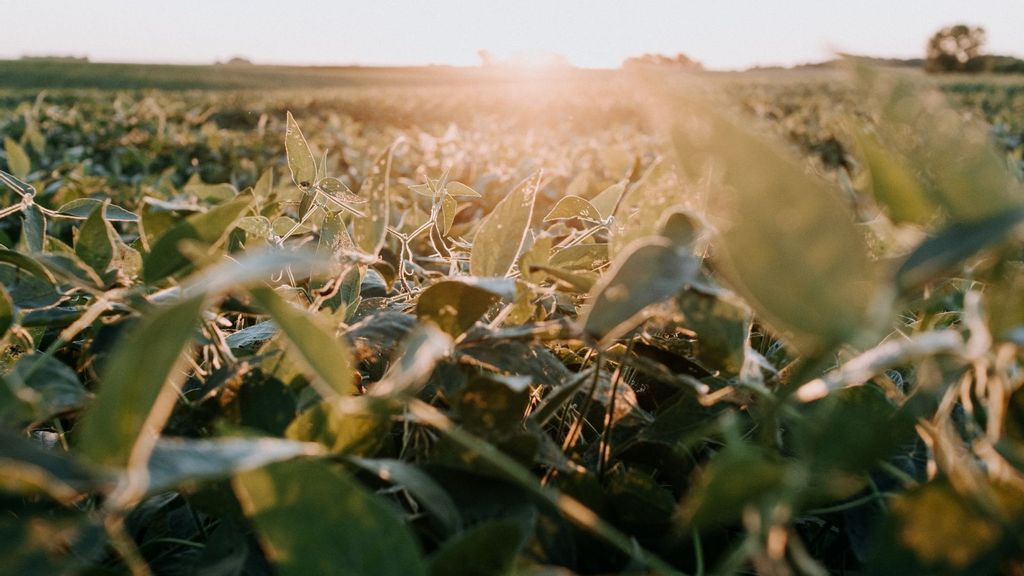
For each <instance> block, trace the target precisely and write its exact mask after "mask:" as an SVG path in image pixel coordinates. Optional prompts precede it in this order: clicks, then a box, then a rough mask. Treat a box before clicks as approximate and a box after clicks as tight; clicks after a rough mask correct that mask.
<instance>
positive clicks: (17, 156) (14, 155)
mask: <svg viewBox="0 0 1024 576" xmlns="http://www.w3.org/2000/svg"><path fill="white" fill-rule="evenodd" d="M4 151H5V152H6V153H7V169H8V170H10V171H11V174H14V175H15V176H16V177H18V178H25V177H27V176H28V173H29V172H30V171H31V169H32V164H31V162H29V159H28V154H27V153H25V149H24V148H22V147H21V144H18V143H17V142H15V141H14V140H13V139H11V138H9V137H6V136H5V137H4Z"/></svg>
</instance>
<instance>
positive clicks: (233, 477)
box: [0, 61, 1024, 575]
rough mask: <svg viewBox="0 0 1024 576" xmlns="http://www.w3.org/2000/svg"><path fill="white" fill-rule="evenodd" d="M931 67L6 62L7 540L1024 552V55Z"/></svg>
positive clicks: (314, 547)
mask: <svg viewBox="0 0 1024 576" xmlns="http://www.w3.org/2000/svg"><path fill="white" fill-rule="evenodd" d="M912 76H913V77H914V80H915V81H916V82H917V83H918V84H924V85H925V88H924V89H922V88H921V87H920V86H917V85H915V86H914V87H909V86H903V85H897V86H896V87H895V88H892V87H886V86H884V85H882V84H881V83H880V84H879V85H870V87H868V84H867V81H864V80H861V81H857V80H854V77H853V75H852V74H850V73H847V72H844V71H838V70H794V71H753V72H748V73H741V74H724V73H706V74H702V75H700V80H699V82H698V85H699V86H700V89H699V90H697V92H699V94H694V93H692V92H687V89H689V88H692V83H684V82H681V81H680V79H679V76H678V75H677V74H675V73H671V74H665V76H664V77H662V78H659V77H654V78H653V79H652V78H650V77H648V78H647V79H646V80H644V79H642V78H641V77H640V76H638V75H636V74H633V73H630V72H625V71H594V70H566V71H552V70H548V71H520V72H512V71H509V70H485V69H456V68H440V67H439V68H430V69H426V68H413V69H384V68H380V69H375V68H288V67H264V66H149V65H113V64H110V65H108V64H85V65H83V64H81V63H68V62H40V61H27V62H21V61H19V62H0V136H2V137H3V138H4V139H5V145H4V148H3V149H2V150H0V169H3V170H4V171H5V172H6V173H10V174H9V175H5V176H4V181H5V182H4V183H0V199H2V202H0V209H4V208H7V207H10V208H9V210H7V211H6V212H4V217H3V218H2V219H0V245H2V248H0V280H2V283H3V284H2V285H3V290H0V329H2V330H3V338H4V340H3V344H4V347H3V354H2V356H0V372H2V373H3V375H4V377H3V380H2V381H0V461H2V462H3V463H4V465H3V467H2V468H0V503H2V505H3V506H5V507H6V509H7V510H8V511H9V513H8V514H7V515H5V516H3V517H2V518H0V534H2V535H4V536H5V537H4V538H3V539H0V540H2V541H0V558H3V559H4V561H5V562H6V563H7V565H8V566H12V567H14V568H13V569H14V570H15V571H16V572H20V573H69V574H86V573H88V574H122V573H126V572H132V573H134V574H136V575H139V574H146V573H147V572H152V573H154V574H185V573H188V574H204V575H214V574H220V575H227V574H285V575H292V574H296V575H299V574H301V575H306V574H314V573H353V574H355V573H361V574H396V575H399V574H402V575H405V574H427V573H429V574H437V575H441V574H444V575H450V574H506V573H515V574H538V575H539V574H571V573H580V574H605V573H619V572H627V573H629V572H636V573H647V572H653V573H675V572H683V573H690V574H694V573H696V574H706V573H716V574H717V573H728V574H731V573H765V574H792V573H801V574H821V573H837V574H870V573H876V574H897V573H905V574H911V573H936V574H982V573H1005V574H1018V573H1019V567H1020V562H1021V560H1022V558H1024V541H1022V540H1021V536H1020V535H1021V534H1024V509H1022V508H1021V506H1020V502H1022V501H1024V476H1022V470H1024V388H1022V387H1021V378H1020V374H1021V373H1022V371H1024V361H1022V359H1024V356H1022V353H1021V349H1020V346H1024V337H1022V336H1021V334H1022V332H1024V305H1022V304H1021V303H1020V293H1021V292H1020V290H1021V289H1022V287H1024V256H1022V254H1021V249H1020V239H1019V238H1018V236H1016V235H1015V234H1016V232H1015V230H1017V229H1018V228H1019V224H1020V222H1021V221H1022V219H1024V208H1022V204H1024V199H1022V198H1021V193H1020V192H1021V189H1020V188H1021V185H1020V181H1021V178H1022V175H1024V78H1022V77H1007V76H1003V77H999V78H994V77H992V78H990V77H985V76H970V77H968V76H962V77H952V76H951V77H942V78H938V79H935V78H924V77H923V75H920V74H912ZM660 82H663V84H661V83H660ZM675 82H678V83H679V84H680V85H683V88H679V86H677V85H676V84H673V83H675ZM665 86H668V89H664V88H665ZM687 87H689V88H687ZM677 88H678V90H677ZM663 89H664V90H663ZM928 89H934V90H937V91H938V93H939V94H941V96H939V97H938V98H937V99H936V98H933V97H932V96H934V94H932V93H931V92H928ZM901 90H902V91H901ZM708 94H711V95H713V96H712V97H711V98H712V99H711V100H706V98H707V95H708ZM866 95H867V96H866ZM868 96H870V97H868ZM947 103H948V104H949V106H950V108H947V107H946V105H947ZM289 114H290V115H289ZM979 123H980V127H979ZM300 128H301V130H300ZM307 143H308V145H307ZM707 159H711V160H712V162H711V163H710V164H709V163H706V162H705V160H707ZM567 198H568V200H567ZM103 201H109V204H107V203H104V202H103ZM168 382H169V383H168ZM158 431H159V432H160V433H161V434H162V436H161V438H160V439H159V440H157V439H156V436H155V433H156V432H158ZM0 571H2V570H0Z"/></svg>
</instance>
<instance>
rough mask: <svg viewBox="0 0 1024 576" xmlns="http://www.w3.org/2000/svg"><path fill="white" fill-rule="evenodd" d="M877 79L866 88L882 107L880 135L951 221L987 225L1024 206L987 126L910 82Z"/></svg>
mask: <svg viewBox="0 0 1024 576" xmlns="http://www.w3.org/2000/svg"><path fill="white" fill-rule="evenodd" d="M861 78H862V80H866V79H868V78H869V75H868V74H862V75H861ZM876 78H877V79H879V80H881V81H879V82H871V81H868V82H864V84H865V86H866V87H867V88H868V89H869V96H871V97H873V98H875V99H877V100H880V102H881V105H880V106H879V107H878V108H879V110H878V111H877V114H878V117H879V121H878V122H877V125H876V130H877V132H878V133H879V135H880V137H881V138H882V141H883V142H884V143H885V144H886V145H887V147H888V148H892V149H894V150H897V151H898V156H900V157H904V158H906V159H907V161H908V165H909V166H910V167H911V169H912V170H913V172H914V173H915V175H917V177H918V182H919V183H920V184H921V186H922V188H923V189H924V190H925V192H926V193H927V194H928V197H929V198H930V199H931V201H932V202H933V203H935V204H937V205H939V206H940V207H942V209H943V210H944V211H945V212H946V213H947V214H948V215H949V217H950V220H951V221H953V222H971V221H976V220H983V219H986V218H989V217H993V216H995V215H996V214H999V213H1002V212H1005V211H1008V210H1014V209H1016V208H1019V207H1020V206H1021V203H1022V197H1021V194H1020V183H1019V182H1017V181H1016V179H1015V178H1014V176H1013V175H1012V174H1011V172H1010V171H1009V170H1007V166H1006V161H1005V158H1004V157H1003V154H1002V153H1001V152H997V151H996V149H995V147H994V146H993V145H992V140H991V138H990V135H989V130H988V127H986V126H985V125H984V124H983V123H981V122H977V121H976V122H965V121H964V120H963V116H962V115H961V114H960V113H958V112H957V111H955V110H953V109H952V108H951V107H950V106H949V103H948V100H947V98H946V97H945V96H944V95H942V94H939V93H936V92H934V91H931V90H929V89H922V88H921V87H920V86H919V85H917V84H915V83H914V82H913V81H911V80H909V79H908V78H906V77H894V78H890V79H888V80H886V79H884V78H883V77H882V76H876ZM890 80H891V81H890ZM886 82H888V85H885V83H886Z"/></svg>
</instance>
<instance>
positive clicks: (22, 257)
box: [0, 248, 56, 284]
mask: <svg viewBox="0 0 1024 576" xmlns="http://www.w3.org/2000/svg"><path fill="white" fill-rule="evenodd" d="M0 262H3V263H5V264H10V265H11V266H14V267H16V268H20V269H22V270H24V271H25V272H28V273H29V274H31V275H33V276H35V277H36V278H39V279H40V280H43V281H45V282H48V283H50V284H53V283H55V282H56V280H55V279H54V277H53V274H51V273H50V271H49V270H47V269H46V267H45V266H43V265H42V264H41V263H40V262H39V261H38V260H36V259H35V258H33V257H31V256H29V255H28V254H22V253H21V252H18V251H15V250H8V249H6V248H0Z"/></svg>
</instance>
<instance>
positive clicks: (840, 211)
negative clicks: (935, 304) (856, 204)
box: [673, 97, 888, 354]
mask: <svg viewBox="0 0 1024 576" xmlns="http://www.w3.org/2000/svg"><path fill="white" fill-rule="evenodd" d="M676 104H677V105H676V106H675V109H676V110H681V111H682V114H681V115H682V116H683V117H682V118H680V119H679V120H678V123H677V125H676V128H674V132H673V134H674V140H675V144H676V146H675V147H676V151H677V154H676V156H677V159H678V160H679V165H680V166H682V167H683V168H684V170H685V172H686V174H687V175H688V176H689V177H690V178H696V177H699V175H700V174H702V173H704V172H703V171H704V170H706V169H707V168H708V166H709V165H710V166H711V167H713V169H714V170H715V172H716V174H719V175H720V176H717V177H716V178H715V180H714V181H713V182H720V183H719V184H717V185H713V186H712V189H711V190H710V191H709V192H708V194H709V198H710V201H711V202H712V205H711V207H710V215H711V216H712V219H713V222H712V224H713V225H714V226H715V228H717V229H718V230H719V233H718V238H717V244H716V248H717V250H716V260H715V265H716V269H717V270H718V271H719V272H720V273H721V275H722V277H723V278H724V279H725V280H727V283H728V284H729V285H730V286H731V287H732V288H733V289H734V291H736V292H737V293H738V294H740V295H741V296H742V297H743V299H744V300H745V301H746V302H748V303H749V304H750V305H751V306H752V307H753V308H754V311H755V312H756V313H757V315H758V317H759V318H760V319H761V320H763V321H765V322H766V323H767V324H768V325H769V326H771V327H772V328H774V329H775V331H776V332H778V333H780V334H781V335H783V336H784V337H786V339H787V340H788V341H789V342H790V343H791V344H793V345H794V346H795V347H796V348H797V349H798V350H799V351H801V352H803V353H807V354H813V353H815V352H823V351H825V350H827V349H831V348H832V347H834V346H836V345H839V344H841V343H845V342H849V341H851V340H858V341H872V342H873V341H874V340H875V339H876V338H877V336H878V334H877V332H878V330H879V327H880V326H881V325H882V324H883V323H882V322H881V321H880V319H881V318H882V317H883V316H886V315H887V314H888V310H883V309H881V308H882V306H884V305H886V303H885V302H882V303H881V304H880V300H879V299H878V298H877V293H878V291H879V290H878V286H879V282H878V280H879V274H878V271H877V270H876V266H875V264H874V262H873V261H872V260H871V259H870V258H869V257H868V250H867V246H866V243H865V240H864V237H863V234H862V233H861V231H860V230H858V228H857V226H856V224H855V223H854V220H853V217H852V215H851V214H850V211H849V210H848V209H847V207H846V206H845V205H844V204H843V203H842V201H841V200H840V197H839V195H838V194H837V193H836V191H835V190H834V189H833V188H832V187H831V186H829V185H826V183H825V181H823V180H821V179H818V178H815V177H813V176H811V175H809V174H808V173H807V171H806V170H805V169H804V168H803V167H802V166H800V165H798V164H797V163H796V162H795V161H793V160H792V159H791V158H789V157H788V156H784V155H783V154H781V153H780V152H779V150H780V149H784V148H783V147H781V146H779V145H777V144H776V143H774V142H771V141H769V140H767V139H762V138H761V137H759V136H755V135H753V134H751V133H749V132H747V131H746V130H745V129H743V128H740V127H739V126H738V125H737V124H736V123H734V122H733V121H732V120H731V119H726V118H725V117H723V116H721V115H720V114H719V112H718V111H716V110H715V109H714V108H713V107H712V106H711V105H710V104H707V103H704V102H701V101H699V100H698V99H697V98H695V97H694V98H681V99H680V101H679V102H678V103H676ZM691 123H692V124H693V125H696V126H698V128H697V129H694V128H693V125H691ZM686 126H689V128H687V127H686ZM780 270H785V271H786V278H785V281H779V271H780ZM885 320H886V322H887V320H888V319H887V318H886V319H885Z"/></svg>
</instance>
